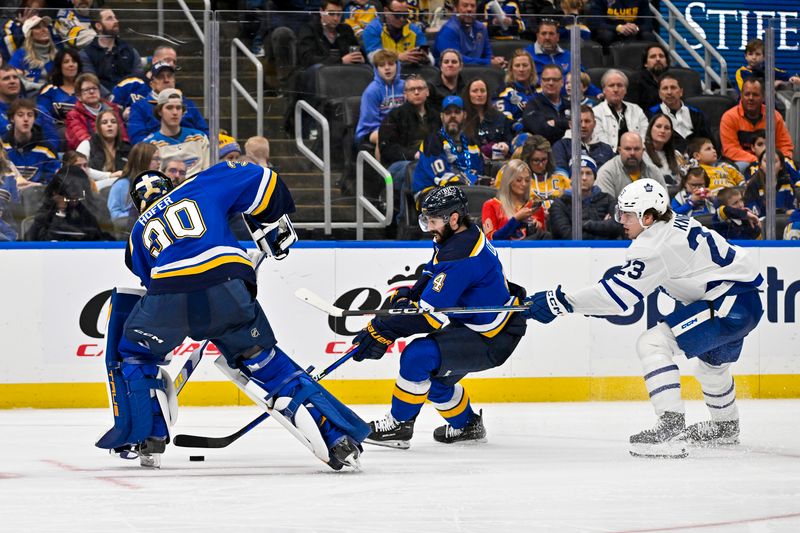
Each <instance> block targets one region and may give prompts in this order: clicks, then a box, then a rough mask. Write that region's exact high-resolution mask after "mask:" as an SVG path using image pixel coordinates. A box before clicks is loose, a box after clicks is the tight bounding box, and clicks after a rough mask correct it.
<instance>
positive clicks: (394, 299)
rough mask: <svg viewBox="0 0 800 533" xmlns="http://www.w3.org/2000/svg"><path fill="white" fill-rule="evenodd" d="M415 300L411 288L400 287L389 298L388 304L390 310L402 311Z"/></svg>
mask: <svg viewBox="0 0 800 533" xmlns="http://www.w3.org/2000/svg"><path fill="white" fill-rule="evenodd" d="M417 299H418V298H415V297H414V289H413V287H400V288H399V289H397V290H396V291H394V293H392V295H391V296H390V297H389V303H390V304H392V309H402V308H405V307H410V305H411V301H413V300H417Z"/></svg>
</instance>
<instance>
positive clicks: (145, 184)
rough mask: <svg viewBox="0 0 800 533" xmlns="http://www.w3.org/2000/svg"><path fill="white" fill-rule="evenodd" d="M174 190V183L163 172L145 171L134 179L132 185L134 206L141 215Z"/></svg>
mask: <svg viewBox="0 0 800 533" xmlns="http://www.w3.org/2000/svg"><path fill="white" fill-rule="evenodd" d="M174 188H175V187H174V185H172V181H171V180H170V179H169V178H168V177H167V175H166V174H164V173H163V172H159V171H158V170H145V171H144V172H141V173H140V174H139V175H138V176H136V177H135V178H133V182H132V183H131V198H132V199H133V205H134V206H136V209H137V210H138V211H139V213H143V212H144V211H146V210H147V208H148V207H150V206H151V205H153V203H154V202H156V201H158V200H159V199H161V198H162V197H163V196H166V195H167V194H168V193H169V192H170V191H171V190H172V189H174Z"/></svg>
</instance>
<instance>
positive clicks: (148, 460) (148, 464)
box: [139, 453, 161, 468]
mask: <svg viewBox="0 0 800 533" xmlns="http://www.w3.org/2000/svg"><path fill="white" fill-rule="evenodd" d="M139 466H142V467H144V468H161V454H160V453H155V454H153V455H140V456H139Z"/></svg>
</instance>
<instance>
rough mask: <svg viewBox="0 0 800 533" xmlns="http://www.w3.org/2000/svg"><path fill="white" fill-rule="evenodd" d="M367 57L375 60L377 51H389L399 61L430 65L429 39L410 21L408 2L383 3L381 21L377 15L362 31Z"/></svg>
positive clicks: (399, 0) (431, 58) (396, 0)
mask: <svg viewBox="0 0 800 533" xmlns="http://www.w3.org/2000/svg"><path fill="white" fill-rule="evenodd" d="M361 35H362V38H363V40H364V49H365V50H366V51H367V59H368V60H369V62H370V63H374V60H373V56H374V55H375V54H376V53H377V52H378V50H381V49H383V50H391V51H393V52H396V53H397V55H398V56H399V57H400V62H401V63H406V64H415V65H416V64H429V63H432V62H433V57H432V56H430V55H429V54H430V50H429V49H428V39H427V38H426V37H425V32H424V31H423V30H422V28H421V27H420V26H419V25H418V24H415V23H413V22H411V14H410V12H409V7H408V3H406V2H404V1H401V0H390V1H389V2H388V3H387V4H386V11H385V14H384V20H383V21H381V19H379V18H376V19H375V20H373V21H372V22H370V23H369V24H368V25H367V27H366V28H365V29H364V33H362V34H361Z"/></svg>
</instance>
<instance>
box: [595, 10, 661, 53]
mask: <svg viewBox="0 0 800 533" xmlns="http://www.w3.org/2000/svg"><path fill="white" fill-rule="evenodd" d="M589 14H590V15H591V16H592V18H591V20H592V22H593V23H594V28H593V29H592V34H593V35H594V38H595V40H596V41H597V42H598V43H600V44H602V45H603V48H608V47H609V46H610V45H611V44H612V43H615V42H630V41H652V42H655V40H656V37H655V35H654V34H653V21H652V19H651V18H650V17H651V13H650V2H649V0H592V4H591V8H590V10H589Z"/></svg>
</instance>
